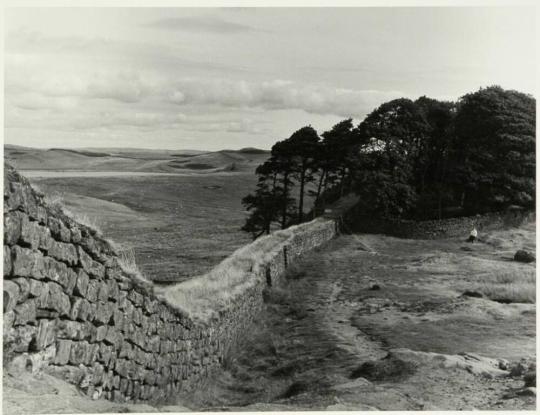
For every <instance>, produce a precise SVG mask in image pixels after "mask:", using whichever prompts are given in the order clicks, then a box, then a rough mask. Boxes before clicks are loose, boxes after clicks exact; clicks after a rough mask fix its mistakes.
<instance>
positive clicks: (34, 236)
mask: <svg viewBox="0 0 540 415" xmlns="http://www.w3.org/2000/svg"><path fill="white" fill-rule="evenodd" d="M40 228H41V226H39V224H38V223H37V222H31V221H30V220H29V219H28V217H27V216H26V215H24V216H22V218H21V235H20V237H19V243H20V244H21V245H24V246H28V247H30V248H32V249H38V247H39V241H40V239H41V232H40Z"/></svg>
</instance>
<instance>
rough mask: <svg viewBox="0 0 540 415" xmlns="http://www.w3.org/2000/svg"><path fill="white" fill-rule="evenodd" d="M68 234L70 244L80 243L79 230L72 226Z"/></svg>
mask: <svg viewBox="0 0 540 415" xmlns="http://www.w3.org/2000/svg"><path fill="white" fill-rule="evenodd" d="M70 233H71V242H72V243H75V244H78V243H79V242H81V230H80V229H79V228H78V227H76V226H72V227H71V229H70Z"/></svg>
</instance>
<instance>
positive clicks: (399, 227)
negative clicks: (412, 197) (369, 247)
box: [344, 209, 534, 239]
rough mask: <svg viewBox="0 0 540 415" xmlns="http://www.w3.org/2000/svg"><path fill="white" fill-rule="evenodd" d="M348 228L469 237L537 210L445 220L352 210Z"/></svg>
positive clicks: (404, 234) (528, 216)
mask: <svg viewBox="0 0 540 415" xmlns="http://www.w3.org/2000/svg"><path fill="white" fill-rule="evenodd" d="M344 219H345V229H346V230H352V231H354V232H363V233H382V234H387V235H391V236H397V237H400V238H410V239H441V238H456V237H462V238H467V237H468V236H469V232H470V231H471V230H472V228H473V227H476V228H477V229H478V230H479V231H480V237H481V233H482V231H487V230H493V229H502V228H505V227H511V226H519V225H520V224H522V223H524V222H526V221H529V220H534V212H530V211H527V210H523V209H509V210H506V211H503V212H492V213H487V214H484V215H476V216H464V217H458V218H448V219H441V220H426V221H414V220H397V219H394V220H392V219H377V218H372V217H365V216H363V215H362V214H361V212H358V211H350V212H348V214H347V215H346V216H345V218H344Z"/></svg>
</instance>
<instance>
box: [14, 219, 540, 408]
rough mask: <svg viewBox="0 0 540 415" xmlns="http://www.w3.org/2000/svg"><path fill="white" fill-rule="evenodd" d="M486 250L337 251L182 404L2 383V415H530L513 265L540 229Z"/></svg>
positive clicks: (526, 318)
mask: <svg viewBox="0 0 540 415" xmlns="http://www.w3.org/2000/svg"><path fill="white" fill-rule="evenodd" d="M481 240H482V241H481V242H480V243H478V244H474V245H471V244H466V243H464V242H463V241H460V240H455V239H452V240H438V241H413V240H404V239H397V238H391V237H385V236H376V235H344V236H341V237H340V238H337V239H335V240H333V241H332V242H330V243H329V244H328V245H326V246H325V247H323V248H322V249H319V250H316V251H314V252H312V253H311V254H309V255H307V256H306V257H304V258H303V259H302V261H301V262H299V263H298V264H297V265H296V266H295V267H294V268H293V269H291V270H290V272H289V275H288V277H287V281H286V282H285V284H284V285H283V286H281V287H279V288H275V287H274V288H272V289H269V290H268V291H267V292H266V294H265V299H266V304H267V307H266V310H265V311H264V313H263V315H262V316H261V317H260V320H259V324H258V325H257V327H256V328H255V329H254V330H253V332H252V333H250V335H249V337H246V339H245V340H244V344H243V345H242V347H240V348H239V350H238V352H237V353H235V354H234V356H235V357H234V359H231V360H230V361H228V362H226V365H225V368H224V370H223V371H222V372H220V373H216V375H215V376H213V377H212V378H211V379H209V380H208V381H207V383H206V384H205V385H203V386H202V387H201V388H199V389H198V390H197V391H196V392H194V393H190V394H185V395H183V396H179V397H178V400H177V402H176V403H175V406H167V407H159V408H158V407H152V406H148V405H125V404H113V403H110V402H105V401H89V400H88V399H86V398H84V397H82V396H80V394H79V393H78V392H77V391H76V390H75V389H74V388H73V387H71V386H68V385H66V384H65V383H63V382H61V381H58V380H53V379H49V378H47V377H44V378H42V379H35V378H31V380H30V381H26V380H24V379H22V380H21V379H20V378H18V377H10V376H9V374H5V375H4V394H3V395H4V411H5V412H6V413H10V414H11V413H13V414H15V413H37V412H48V413H50V412H147V411H154V412H156V411H161V412H165V411H168V410H170V411H184V410H212V411H216V410H237V411H242V410H246V411H263V410H353V409H354V410H370V409H380V410H437V409H441V410H472V409H483V410H488V409H491V410H495V409H501V410H519V409H528V410H532V409H534V408H535V405H536V396H535V395H536V389H535V385H536V383H535V378H534V376H533V370H535V369H534V365H535V361H536V349H535V335H536V333H535V322H536V308H535V303H534V301H535V300H534V297H535V293H534V292H530V291H531V287H532V289H534V280H533V282H532V283H531V276H532V278H533V279H534V267H535V263H532V264H523V263H517V262H515V261H513V260H512V257H513V253H514V252H516V250H518V249H521V248H525V249H527V250H530V251H532V252H534V248H535V226H534V224H529V225H527V226H525V227H522V228H520V229H514V230H509V231H499V232H492V233H489V234H487V235H481ZM501 281H502V282H501ZM495 282H496V283H495ZM505 284H506V285H505ZM494 287H495V288H494ZM503 294H504V295H505V296H506V297H505V298H502V297H500V296H501V295H503ZM522 298H525V300H523V299H522ZM494 299H495V300H496V301H494ZM531 299H532V301H531ZM517 300H519V301H520V302H515V301H517ZM522 301H529V302H522Z"/></svg>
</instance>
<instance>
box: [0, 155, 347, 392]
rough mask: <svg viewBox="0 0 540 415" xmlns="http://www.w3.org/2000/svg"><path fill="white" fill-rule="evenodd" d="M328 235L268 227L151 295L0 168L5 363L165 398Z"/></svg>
mask: <svg viewBox="0 0 540 415" xmlns="http://www.w3.org/2000/svg"><path fill="white" fill-rule="evenodd" d="M335 234H336V225H335V222H334V221H333V220H327V219H318V220H315V221H312V222H309V223H305V224H302V225H299V226H296V227H292V228H291V229H287V230H284V231H279V232H276V233H275V234H273V235H270V236H267V237H264V238H261V239H259V240H257V241H255V242H254V243H253V244H251V245H248V246H246V247H244V248H241V249H240V250H238V251H237V252H236V253H235V254H233V255H232V256H231V257H229V258H227V259H226V260H225V261H223V262H222V263H221V264H220V265H218V266H217V267H216V268H215V269H214V270H213V271H211V272H210V273H209V274H207V275H204V276H201V277H198V278H194V279H193V280H190V281H187V282H186V283H182V284H179V285H177V286H174V287H172V288H170V289H169V290H168V291H166V292H165V293H164V294H162V295H157V294H156V293H155V292H154V288H153V286H152V284H150V283H148V282H146V281H145V280H142V279H140V278H139V277H137V275H134V274H131V273H129V272H127V271H126V270H127V268H126V267H125V266H123V263H122V260H121V258H120V257H119V256H118V254H117V252H116V251H115V249H114V248H113V247H112V246H111V244H109V243H108V242H107V241H106V240H105V239H103V238H102V237H100V236H99V235H97V234H96V232H95V231H94V230H92V229H90V228H88V227H86V226H84V225H81V224H79V223H77V222H75V221H73V220H72V219H70V218H69V217H67V216H65V215H64V214H62V213H61V212H60V211H56V210H53V209H51V208H49V207H47V206H46V205H45V203H44V202H43V199H42V197H41V196H39V195H38V194H36V192H34V190H33V189H32V188H31V186H30V184H29V183H28V181H27V180H26V179H25V178H24V177H22V176H20V175H19V174H18V173H17V172H16V171H15V170H14V169H13V168H11V167H10V166H8V165H5V166H4V246H3V254H4V266H3V269H4V281H3V287H4V288H3V290H4V315H3V318H4V324H3V342H4V361H3V365H4V370H7V371H17V370H32V371H34V372H38V371H41V370H43V371H45V372H47V373H51V374H53V375H55V376H59V377H61V378H63V379H65V380H67V381H69V382H70V383H73V384H75V385H77V386H79V388H80V389H81V390H83V391H84V392H85V393H87V394H88V395H89V396H90V397H92V398H106V399H112V400H116V401H126V400H131V401H149V402H164V401H166V400H167V399H168V398H169V397H171V396H174V395H175V394H176V393H177V392H178V391H180V390H189V389H191V388H193V387H196V386H197V385H198V384H199V382H200V381H201V380H202V379H204V378H205V377H207V376H208V375H209V374H210V373H211V372H212V371H213V370H215V369H216V368H218V367H219V366H220V365H221V363H222V361H223V359H224V358H225V357H226V356H227V354H228V353H231V351H233V350H234V347H235V345H236V344H237V339H238V338H240V337H242V336H243V335H245V333H247V332H248V330H249V327H250V326H251V324H252V322H253V320H254V319H255V318H256V317H257V315H258V312H259V310H260V309H261V308H262V304H263V302H262V301H263V300H262V290H263V289H264V287H265V286H267V285H269V284H278V283H279V279H280V278H281V276H282V275H283V274H284V272H285V270H286V268H287V266H288V264H290V263H291V262H293V261H294V260H295V259H296V258H297V257H298V256H299V255H301V254H302V253H303V252H305V251H308V250H310V249H313V248H314V247H316V246H319V245H321V244H323V243H324V242H326V241H327V240H329V239H331V238H333V237H334V236H335ZM222 277H223V278H222ZM206 283H208V284H206ZM215 289H219V290H220V293H221V295H220V296H217V297H216V298H213V297H212V296H205V294H212V293H213V291H212V290H215ZM191 290H193V291H191ZM183 300H186V301H183ZM201 306H204V307H203V308H201Z"/></svg>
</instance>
